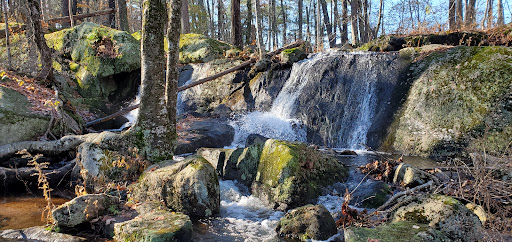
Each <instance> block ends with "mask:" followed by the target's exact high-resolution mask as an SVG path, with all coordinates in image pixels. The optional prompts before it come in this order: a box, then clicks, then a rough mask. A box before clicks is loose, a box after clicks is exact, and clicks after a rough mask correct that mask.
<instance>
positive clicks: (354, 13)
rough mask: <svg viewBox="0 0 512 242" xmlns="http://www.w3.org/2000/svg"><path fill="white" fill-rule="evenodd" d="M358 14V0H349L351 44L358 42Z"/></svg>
mask: <svg viewBox="0 0 512 242" xmlns="http://www.w3.org/2000/svg"><path fill="white" fill-rule="evenodd" d="M358 16H359V1H358V0H351V1H350V23H351V26H350V27H351V30H352V31H351V33H352V44H353V45H358V44H359V32H358V31H357V29H358V24H357V22H358V21H357V20H358Z"/></svg>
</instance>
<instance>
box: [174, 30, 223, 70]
mask: <svg viewBox="0 0 512 242" xmlns="http://www.w3.org/2000/svg"><path fill="white" fill-rule="evenodd" d="M231 48H232V46H231V45H229V44H227V43H224V42H221V41H218V40H214V39H210V38H208V37H206V36H204V35H200V34H182V35H180V56H179V62H180V63H183V64H187V63H195V62H208V61H211V60H214V59H218V58H221V57H222V56H223V53H224V51H225V50H229V49H231Z"/></svg>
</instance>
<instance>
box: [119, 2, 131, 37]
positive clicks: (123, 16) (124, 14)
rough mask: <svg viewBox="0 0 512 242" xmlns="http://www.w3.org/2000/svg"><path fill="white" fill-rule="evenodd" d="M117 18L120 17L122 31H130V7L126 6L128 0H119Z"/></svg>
mask: <svg viewBox="0 0 512 242" xmlns="http://www.w3.org/2000/svg"><path fill="white" fill-rule="evenodd" d="M117 18H118V19H119V20H118V21H119V28H120V29H121V30H122V31H126V32H130V25H129V23H128V9H127V8H126V0H117Z"/></svg>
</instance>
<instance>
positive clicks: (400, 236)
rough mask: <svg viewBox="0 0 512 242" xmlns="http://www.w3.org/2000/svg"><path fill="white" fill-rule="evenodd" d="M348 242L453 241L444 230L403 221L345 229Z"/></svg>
mask: <svg viewBox="0 0 512 242" xmlns="http://www.w3.org/2000/svg"><path fill="white" fill-rule="evenodd" d="M345 241H346V242H367V241H380V242H413V241H414V242H427V241H432V242H434V241H435V242H438V241H446V242H447V241H451V240H450V239H449V238H448V237H446V236H445V235H444V234H443V233H442V232H440V231H438V230H435V229H432V228H430V227H429V226H428V225H425V224H420V223H414V222H408V221H401V222H396V223H391V224H385V225H381V226H378V227H375V228H362V227H352V228H348V229H345Z"/></svg>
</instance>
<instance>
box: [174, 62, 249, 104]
mask: <svg viewBox="0 0 512 242" xmlns="http://www.w3.org/2000/svg"><path fill="white" fill-rule="evenodd" d="M241 63H242V61H241V60H235V59H216V60H213V61H210V62H208V63H203V64H190V65H189V67H188V69H184V70H182V73H183V75H182V76H181V78H180V80H179V83H180V85H184V84H185V83H187V82H188V81H197V80H199V79H202V78H206V77H209V76H212V75H214V74H217V73H219V72H221V71H225V70H227V69H229V68H231V67H234V66H237V65H240V64H241ZM190 68H191V69H192V70H190ZM185 72H186V73H190V72H192V73H191V75H190V76H188V75H185V74H186V73H185ZM187 77H188V78H187ZM246 81H248V77H247V75H246V72H245V71H243V70H242V71H236V72H231V73H229V74H226V75H224V76H222V77H219V78H217V79H215V81H211V82H206V83H204V84H201V85H198V86H195V87H192V88H189V89H187V90H185V91H183V92H181V93H180V99H181V101H182V102H181V103H182V104H183V106H182V107H181V108H182V109H183V111H184V112H183V113H188V112H198V113H206V112H212V111H213V110H215V108H216V107H217V106H219V105H221V104H225V105H226V106H227V107H229V108H231V109H234V108H233V105H234V104H230V103H226V102H225V101H224V100H225V99H227V98H229V99H234V98H235V96H233V95H235V92H236V91H237V90H240V89H243V88H242V87H243V86H244V83H245V82H246ZM240 98H241V100H236V101H240V102H241V101H243V100H244V98H245V97H243V95H242V96H241V97H240ZM233 101H235V100H233Z"/></svg>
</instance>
